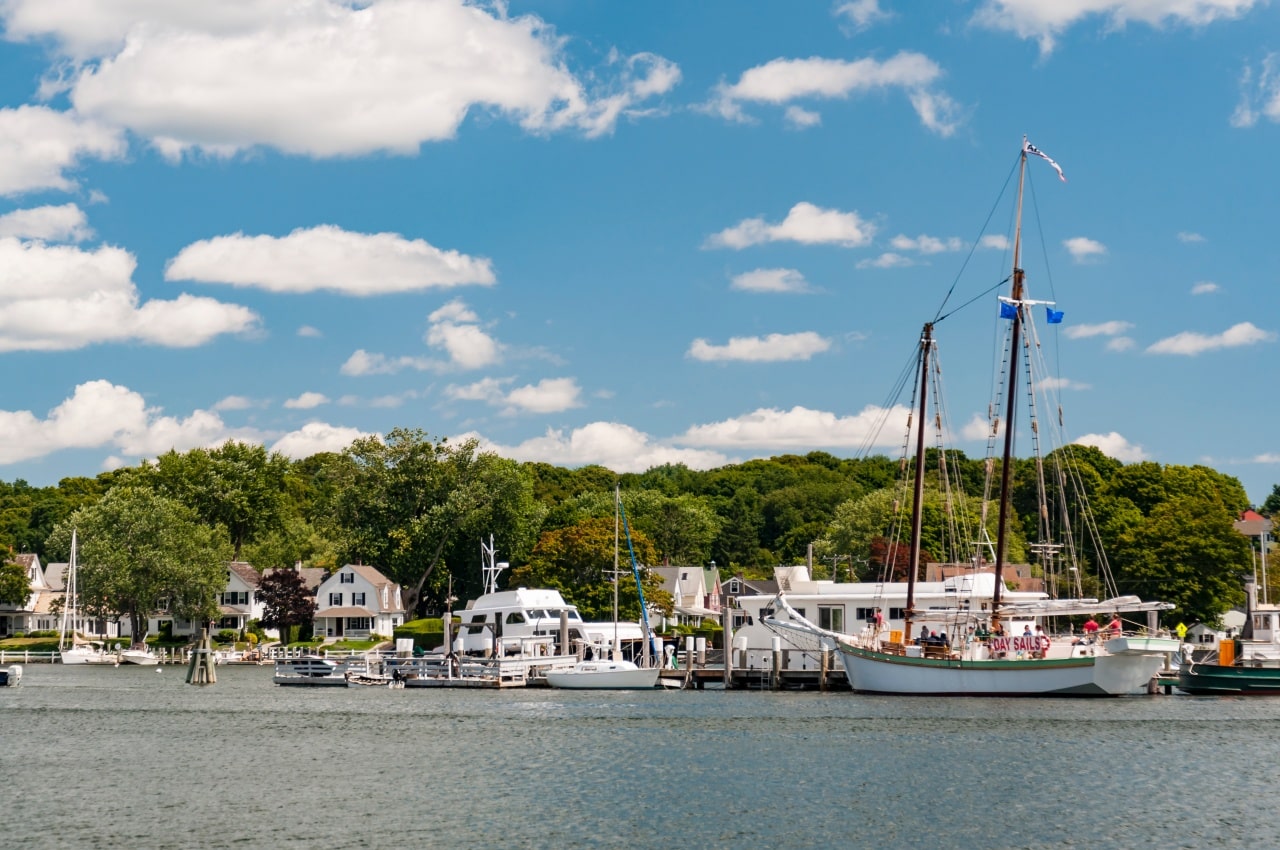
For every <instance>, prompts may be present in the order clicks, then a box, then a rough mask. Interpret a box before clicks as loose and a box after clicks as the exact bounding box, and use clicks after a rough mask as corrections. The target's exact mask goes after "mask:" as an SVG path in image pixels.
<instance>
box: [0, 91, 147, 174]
mask: <svg viewBox="0 0 1280 850" xmlns="http://www.w3.org/2000/svg"><path fill="white" fill-rule="evenodd" d="M127 149H128V145H127V143H126V141H125V137H124V134H123V133H122V132H121V131H120V130H119V129H117V128H115V127H112V126H109V125H108V124H104V123H101V122H98V121H93V120H86V119H85V118H83V117H81V116H78V115H75V114H72V113H68V112H58V111H56V110H53V109H49V108H48V107H45V106H28V105H24V106H19V107H17V108H16V109H0V195H20V194H22V193H24V192H36V191H40V190H45V189H56V190H58V191H61V192H70V191H73V190H74V189H75V188H76V185H77V184H76V182H75V181H74V180H72V179H71V178H70V177H68V176H67V172H68V171H70V170H72V169H74V168H75V167H76V166H78V165H79V164H80V163H81V162H82V161H83V160H87V159H100V160H114V159H120V158H122V157H123V156H124V155H125V152H126V150H127Z"/></svg>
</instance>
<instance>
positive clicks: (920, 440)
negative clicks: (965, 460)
mask: <svg viewBox="0 0 1280 850" xmlns="http://www.w3.org/2000/svg"><path fill="white" fill-rule="evenodd" d="M932 347H933V322H926V323H925V326H924V330H923V331H922V332H921V335H920V407H919V413H918V418H917V420H916V476H915V482H914V484H915V489H914V499H913V501H912V504H911V547H910V549H909V550H908V553H907V607H906V610H905V611H904V612H903V630H904V634H903V640H911V615H912V613H913V612H914V611H915V607H916V571H917V569H918V568H919V566H918V565H919V562H920V535H921V529H922V527H923V525H924V423H925V415H926V413H927V406H928V405H927V401H928V395H929V349H930V348H932Z"/></svg>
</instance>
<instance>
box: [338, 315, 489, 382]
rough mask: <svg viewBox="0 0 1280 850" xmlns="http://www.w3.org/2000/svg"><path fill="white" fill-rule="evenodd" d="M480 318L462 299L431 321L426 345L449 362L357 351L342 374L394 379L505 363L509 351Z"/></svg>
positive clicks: (428, 321) (431, 316) (429, 318)
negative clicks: (411, 372) (398, 375)
mask: <svg viewBox="0 0 1280 850" xmlns="http://www.w3.org/2000/svg"><path fill="white" fill-rule="evenodd" d="M479 322H480V317H479V316H477V315H476V314H475V312H474V311H472V310H471V308H470V307H468V306H467V305H466V304H464V303H463V302H462V301H461V300H460V299H457V298H455V299H453V300H452V301H450V302H448V303H447V304H445V305H444V306H442V307H440V308H439V309H437V310H435V311H433V312H432V313H431V314H430V315H429V316H428V317H427V332H426V334H425V336H424V341H425V342H426V343H427V345H429V346H431V347H432V348H436V349H440V350H441V351H443V352H444V354H445V356H446V358H447V359H445V360H440V359H433V358H430V357H418V356H410V355H403V356H399V357H392V356H388V355H386V354H379V353H377V352H371V351H366V350H365V349H363V348H361V349H357V350H356V351H355V352H354V353H353V354H352V355H351V356H350V357H348V358H347V362H345V363H343V364H342V368H341V369H340V370H339V371H340V372H341V373H342V374H344V375H351V376H360V375H393V374H395V373H397V372H400V371H403V370H405V369H413V370H416V371H419V372H425V371H428V370H431V371H436V372H445V371H450V370H458V369H480V368H483V367H485V366H491V365H493V364H495V363H499V362H501V360H502V357H503V352H504V351H505V350H506V347H505V346H504V345H503V344H502V343H500V342H498V341H497V340H496V339H494V338H493V337H492V336H490V335H489V334H488V332H486V331H485V330H484V329H483V328H482V327H481V326H480V324H479Z"/></svg>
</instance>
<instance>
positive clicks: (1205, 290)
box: [1191, 280, 1222, 295]
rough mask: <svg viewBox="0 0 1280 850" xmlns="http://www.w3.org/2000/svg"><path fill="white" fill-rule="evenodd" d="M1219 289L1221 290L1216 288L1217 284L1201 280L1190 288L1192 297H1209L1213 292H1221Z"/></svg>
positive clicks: (1219, 287) (1218, 287)
mask: <svg viewBox="0 0 1280 850" xmlns="http://www.w3.org/2000/svg"><path fill="white" fill-rule="evenodd" d="M1221 289H1222V287H1221V286H1218V284H1216V283H1214V282H1212V281H1208V280H1202V281H1200V282H1199V283H1197V284H1195V285H1194V286H1192V287H1191V294H1192V295H1209V294H1211V293H1214V292H1219V291H1221Z"/></svg>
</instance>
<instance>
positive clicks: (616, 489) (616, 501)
mask: <svg viewBox="0 0 1280 850" xmlns="http://www.w3.org/2000/svg"><path fill="white" fill-rule="evenodd" d="M621 504H622V485H621V484H618V483H617V482H615V483H614V485H613V660H614V661H617V660H618V659H619V657H620V656H621V655H622V645H621V644H620V643H619V642H618V581H619V580H620V578H621V575H620V574H619V573H618V526H619V522H618V514H619V510H618V506H619V505H621Z"/></svg>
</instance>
